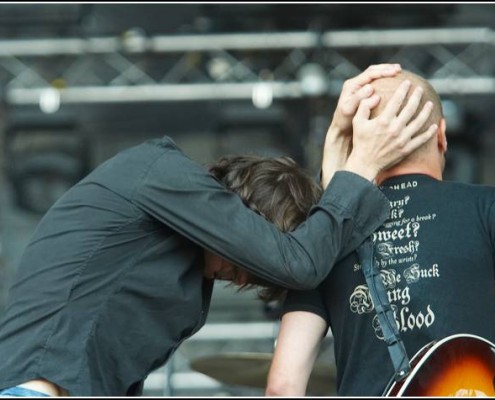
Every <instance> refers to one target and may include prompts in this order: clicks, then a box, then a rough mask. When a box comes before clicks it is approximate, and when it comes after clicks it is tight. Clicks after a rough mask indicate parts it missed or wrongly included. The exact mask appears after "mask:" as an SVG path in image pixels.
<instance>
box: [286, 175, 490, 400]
mask: <svg viewBox="0 0 495 400" xmlns="http://www.w3.org/2000/svg"><path fill="white" fill-rule="evenodd" d="M382 190H383V192H384V194H385V195H386V196H387V197H388V198H389V200H390V206H391V214H390V218H389V219H388V220H387V222H386V223H385V224H384V225H383V226H382V227H381V228H380V229H379V230H378V231H376V232H375V233H374V234H373V242H374V248H375V256H376V259H377V261H378V262H379V268H380V271H381V275H382V278H383V281H384V283H385V287H386V289H387V294H388V298H389V301H390V303H391V305H392V308H393V310H394V316H395V319H396V322H397V324H398V328H399V333H400V335H401V337H402V339H403V341H404V344H405V347H406V350H407V352H408V356H409V358H412V356H413V355H414V354H416V352H417V351H418V350H420V349H421V348H422V347H423V346H424V345H426V344H427V343H429V342H431V341H432V340H438V339H441V338H444V337H446V336H448V335H451V334H455V333H471V334H475V335H478V336H481V337H483V338H486V339H488V340H490V341H492V342H495V297H494V268H495V261H494V260H495V205H494V203H495V188H493V187H488V186H483V185H469V184H461V183H454V182H447V181H437V180H435V179H433V178H431V177H429V176H426V175H420V174H415V175H405V176H398V177H394V178H391V179H388V180H387V181H386V182H385V183H384V184H383V185H382ZM296 310H302V311H309V312H313V313H316V314H318V315H320V316H321V317H322V318H324V319H325V320H326V321H327V323H328V326H329V328H330V329H331V332H332V334H333V338H334V348H335V359H336V364H337V371H338V376H337V390H338V394H339V395H342V396H379V395H382V394H383V391H384V389H385V387H386V386H387V383H388V382H389V380H390V379H391V377H392V375H393V366H392V363H391V360H390V356H389V354H388V351H387V345H386V344H385V342H384V341H383V336H382V333H381V330H380V325H379V323H378V320H377V316H376V313H375V311H374V309H373V304H372V302H371V299H370V295H369V291H368V287H367V285H366V281H365V278H364V275H363V273H362V270H361V266H360V264H359V261H358V258H357V256H356V254H355V253H352V254H351V255H349V256H348V257H346V258H345V259H343V260H342V261H341V262H339V263H337V264H336V265H335V266H334V267H333V269H332V271H331V273H330V274H329V276H328V277H327V278H326V279H325V281H324V282H323V283H322V284H321V285H320V286H319V287H318V288H317V289H316V290H313V291H307V292H298V291H291V292H290V293H289V295H288V298H287V301H286V303H285V304H284V312H288V311H296Z"/></svg>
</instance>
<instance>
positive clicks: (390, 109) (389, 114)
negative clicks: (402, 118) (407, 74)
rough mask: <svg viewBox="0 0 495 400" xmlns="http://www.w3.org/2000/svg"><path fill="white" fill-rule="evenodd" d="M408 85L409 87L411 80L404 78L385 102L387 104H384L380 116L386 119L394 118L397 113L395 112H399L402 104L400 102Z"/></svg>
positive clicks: (405, 94)
mask: <svg viewBox="0 0 495 400" xmlns="http://www.w3.org/2000/svg"><path fill="white" fill-rule="evenodd" d="M410 87H411V82H410V81H409V80H405V81H403V82H401V84H400V85H399V87H398V88H397V90H396V91H395V93H394V94H393V95H392V97H391V98H390V100H389V101H388V102H387V105H386V106H385V108H384V110H383V112H382V113H381V114H380V117H381V118H383V119H386V120H391V119H392V118H395V116H396V115H397V113H398V112H399V110H400V108H401V106H402V103H403V102H404V100H405V99H406V96H407V93H408V92H409V88H410Z"/></svg>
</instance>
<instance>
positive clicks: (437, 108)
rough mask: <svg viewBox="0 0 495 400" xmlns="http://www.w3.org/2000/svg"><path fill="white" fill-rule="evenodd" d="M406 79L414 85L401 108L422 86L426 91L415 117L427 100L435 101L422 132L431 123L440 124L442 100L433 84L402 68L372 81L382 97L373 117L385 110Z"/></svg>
mask: <svg viewBox="0 0 495 400" xmlns="http://www.w3.org/2000/svg"><path fill="white" fill-rule="evenodd" d="M405 80H409V81H410V82H411V84H412V85H411V88H410V89H409V93H408V94H407V97H406V100H405V101H404V103H403V104H402V107H401V109H402V108H403V107H404V105H405V104H406V103H407V100H409V97H410V96H411V94H412V93H413V91H414V88H415V87H417V86H420V87H422V88H423V90H424V92H423V96H422V97H421V102H420V104H419V107H418V111H417V112H416V114H415V115H414V117H413V118H415V117H416V116H417V114H419V112H420V111H421V110H422V109H423V107H424V105H425V104H426V102H428V101H431V102H432V103H433V110H432V112H431V115H430V117H429V118H428V120H427V121H426V122H425V124H424V125H423V127H422V128H421V130H420V132H424V131H425V130H426V129H428V127H429V126H430V125H431V124H437V125H438V124H439V122H440V119H441V118H443V111H442V103H441V101H440V97H439V96H438V94H437V92H436V91H435V89H434V88H433V86H431V84H430V83H429V82H428V81H427V80H426V79H424V78H423V77H421V76H419V75H416V74H415V73H413V72H410V71H407V70H402V71H401V72H399V73H398V74H397V75H395V76H393V77H387V78H380V79H376V80H374V81H373V82H371V85H372V86H373V88H374V90H375V93H377V94H379V95H380V98H381V100H380V103H379V104H378V106H377V107H375V108H374V109H373V110H372V113H371V117H372V118H374V117H376V116H377V115H379V114H380V113H381V112H382V111H383V109H384V108H385V106H386V105H387V103H388V101H389V100H390V98H391V97H392V95H393V94H394V92H395V90H396V89H397V88H398V87H399V85H400V84H401V83H402V82H403V81H405Z"/></svg>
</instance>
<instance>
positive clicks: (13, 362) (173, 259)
mask: <svg viewBox="0 0 495 400" xmlns="http://www.w3.org/2000/svg"><path fill="white" fill-rule="evenodd" d="M388 212H389V205H388V203H387V200H386V198H385V196H383V194H382V193H381V192H380V190H378V188H376V187H375V186H374V185H372V184H371V183H370V182H368V181H367V180H365V179H363V178H362V177H360V176H358V175H355V174H352V173H348V172H340V173H337V174H336V175H335V177H334V179H333V180H332V182H331V183H330V184H329V187H328V189H327V190H326V191H325V192H324V193H323V195H322V198H321V200H320V202H319V203H318V204H317V205H315V207H313V209H312V210H311V215H310V216H309V217H308V219H307V221H305V222H304V223H302V224H301V225H300V226H299V227H298V229H296V230H294V231H293V232H290V233H282V232H281V231H280V230H279V229H277V228H276V227H275V225H273V224H270V223H268V222H267V221H266V220H265V218H264V217H262V216H260V215H258V214H257V213H255V212H254V211H252V210H250V209H248V208H247V207H246V206H245V205H244V204H243V203H242V200H241V198H240V197H239V196H238V195H236V194H234V193H233V192H232V191H229V190H227V189H225V187H224V186H223V185H222V184H220V183H219V182H218V181H217V180H216V179H214V178H213V177H212V176H211V175H210V174H209V173H208V171H207V170H206V169H205V168H203V167H201V166H200V165H198V164H197V163H195V162H193V161H192V160H190V159H189V158H188V157H186V156H185V155H184V154H183V153H182V151H181V150H180V149H179V148H178V147H177V146H176V145H175V143H174V142H173V141H172V140H171V139H170V138H168V137H164V138H162V139H154V140H149V141H146V142H145V143H143V144H141V145H138V146H135V147H133V148H130V149H128V150H125V151H123V152H121V153H119V154H117V155H116V156H115V157H113V158H111V159H110V160H108V161H106V162H105V163H103V164H102V165H100V166H99V167H98V168H96V169H95V170H94V171H93V172H92V173H91V174H89V175H88V176H87V177H86V178H84V179H83V180H82V181H81V182H79V183H78V184H77V185H75V186H74V187H73V188H71V189H70V190H69V191H68V192H67V193H65V194H64V195H63V196H62V197H61V198H60V199H59V200H58V201H57V202H56V204H55V205H54V206H53V207H52V208H51V209H50V210H49V211H48V212H47V213H46V215H45V216H44V217H43V219H42V221H41V222H40V224H39V225H38V227H37V229H36V231H35V232H34V234H33V237H32V240H31V241H30V243H29V244H28V245H27V247H26V251H25V252H24V254H23V257H22V259H21V262H20V265H19V267H18V269H17V274H16V279H15V282H14V284H13V286H12V288H11V290H10V297H9V302H8V304H7V308H6V312H5V315H4V317H3V319H2V322H1V325H0V388H4V387H9V386H14V385H17V384H19V383H22V382H25V381H28V380H32V379H37V378H45V379H47V380H49V381H52V382H54V383H55V384H57V385H59V386H61V387H62V388H65V389H67V390H68V391H69V394H70V395H71V396H124V395H134V394H139V393H140V391H141V387H142V383H143V381H144V379H145V378H146V376H147V375H148V374H149V373H150V372H151V371H153V370H154V369H156V368H158V367H159V366H161V365H163V364H164V363H165V362H166V361H167V360H168V358H169V357H170V356H171V355H172V354H173V352H174V351H175V350H176V349H177V347H178V346H179V345H180V344H181V343H182V341H183V340H185V339H187V338H188V337H190V336H191V335H192V334H194V333H195V332H197V331H198V329H200V328H201V327H202V326H203V325H204V323H205V319H206V315H207V311H208V306H209V302H210V296H211V291H212V284H213V283H212V282H211V281H209V280H205V279H203V270H202V268H203V259H204V250H203V249H204V248H207V249H209V250H211V251H214V252H215V253H217V254H219V255H221V256H223V257H225V258H226V259H228V260H230V261H232V262H233V263H235V264H236V265H240V266H243V267H244V268H245V269H247V270H249V271H251V272H253V273H255V274H258V275H260V276H262V277H263V278H265V279H267V280H271V281H274V282H276V283H279V284H281V285H284V286H287V287H292V288H300V289H303V288H310V287H315V286H316V285H317V284H318V283H319V282H321V281H322V280H323V278H324V277H325V276H326V274H327V273H328V271H329V265H328V263H327V262H326V260H328V259H334V260H335V259H337V257H338V256H339V253H340V251H341V250H342V248H346V249H347V250H345V251H347V252H350V251H352V250H353V246H354V248H355V247H357V245H358V244H359V243H360V242H361V241H362V240H363V239H364V238H365V237H366V236H368V235H369V234H370V233H371V232H372V231H373V230H374V229H376V228H377V227H378V226H380V224H381V223H383V221H385V219H386V217H387V214H388Z"/></svg>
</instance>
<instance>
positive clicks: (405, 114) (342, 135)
mask: <svg viewBox="0 0 495 400" xmlns="http://www.w3.org/2000/svg"><path fill="white" fill-rule="evenodd" d="M400 72H401V68H400V66H399V65H397V64H379V65H372V66H370V67H368V68H367V69H366V70H365V71H364V72H362V73H361V74H359V75H357V76H356V77H354V78H352V79H349V80H347V81H346V82H345V83H344V86H343V89H342V93H341V95H340V97H339V101H338V103H337V107H336V110H335V112H334V117H333V120H332V123H331V125H330V128H329V130H328V132H327V137H326V139H325V146H324V153H323V163H322V184H323V186H324V187H326V185H327V184H328V182H329V180H330V179H331V176H333V174H334V172H335V171H336V170H339V169H345V170H348V171H351V172H354V173H357V174H359V175H361V176H363V177H364V178H366V179H368V180H371V181H373V180H374V179H375V178H376V176H377V175H378V174H379V173H380V172H381V171H383V170H384V169H386V168H388V167H390V166H392V165H394V164H395V163H397V162H399V161H401V160H402V159H404V158H405V157H406V156H407V155H409V154H410V153H411V152H413V151H414V150H416V149H417V148H418V147H420V146H421V145H423V144H424V143H426V142H427V141H428V140H429V139H430V138H431V137H432V136H433V135H434V134H435V132H436V130H437V128H438V127H437V126H436V125H434V124H431V125H430V126H429V127H428V128H426V129H422V126H423V125H424V123H425V122H426V121H427V120H428V118H429V116H430V114H431V112H432V108H433V107H432V105H431V104H429V103H427V104H425V105H424V106H422V107H421V106H420V104H421V97H422V89H421V88H416V89H414V90H413V94H412V95H411V96H409V98H408V97H407V96H408V92H409V88H410V87H411V83H410V82H403V84H401V85H399V87H398V88H397V90H396V91H395V93H394V94H393V96H392V97H391V98H390V100H389V101H388V102H387V103H386V106H385V108H384V109H383V111H382V112H381V113H380V115H379V116H378V117H376V118H373V117H372V110H373V109H375V108H376V107H377V106H378V105H379V104H380V102H381V97H380V96H379V95H378V94H376V93H375V89H374V87H373V84H372V83H373V82H374V81H376V80H377V79H380V78H391V79H393V78H394V77H395V76H396V75H397V74H399V73H400ZM381 106H383V104H381ZM420 108H421V111H420V112H419V110H420Z"/></svg>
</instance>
